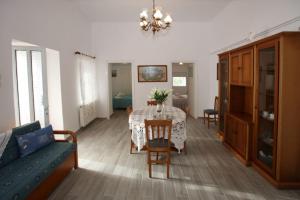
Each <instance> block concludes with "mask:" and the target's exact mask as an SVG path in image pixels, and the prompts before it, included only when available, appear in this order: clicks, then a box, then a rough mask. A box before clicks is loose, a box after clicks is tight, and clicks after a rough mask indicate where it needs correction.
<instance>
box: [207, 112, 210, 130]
mask: <svg viewBox="0 0 300 200" xmlns="http://www.w3.org/2000/svg"><path fill="white" fill-rule="evenodd" d="M209 123H210V115H209V114H208V117H207V127H208V129H209Z"/></svg>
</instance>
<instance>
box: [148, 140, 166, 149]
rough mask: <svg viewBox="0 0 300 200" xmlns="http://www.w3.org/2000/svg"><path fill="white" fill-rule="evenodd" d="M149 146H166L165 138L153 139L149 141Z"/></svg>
mask: <svg viewBox="0 0 300 200" xmlns="http://www.w3.org/2000/svg"><path fill="white" fill-rule="evenodd" d="M149 147H150V148H158V147H168V140H167V139H153V140H150V141H149Z"/></svg>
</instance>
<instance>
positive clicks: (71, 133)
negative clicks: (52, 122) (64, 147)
mask: <svg viewBox="0 0 300 200" xmlns="http://www.w3.org/2000/svg"><path fill="white" fill-rule="evenodd" d="M53 134H54V135H68V136H71V138H72V142H73V143H75V144H77V137H76V135H75V133H74V132H73V131H67V130H55V131H53ZM55 141H57V142H67V141H68V140H67V139H66V140H55Z"/></svg>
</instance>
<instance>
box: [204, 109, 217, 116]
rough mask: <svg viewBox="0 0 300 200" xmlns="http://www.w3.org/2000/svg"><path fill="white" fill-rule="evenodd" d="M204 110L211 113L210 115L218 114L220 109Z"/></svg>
mask: <svg viewBox="0 0 300 200" xmlns="http://www.w3.org/2000/svg"><path fill="white" fill-rule="evenodd" d="M204 112H205V113H207V114H210V115H216V114H218V111H217V110H214V109H206V110H204Z"/></svg>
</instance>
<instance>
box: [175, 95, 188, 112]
mask: <svg viewBox="0 0 300 200" xmlns="http://www.w3.org/2000/svg"><path fill="white" fill-rule="evenodd" d="M187 98H188V96H187V95H185V94H183V95H173V106H174V107H177V108H181V109H185V108H186V107H187V105H188V100H187Z"/></svg>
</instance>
